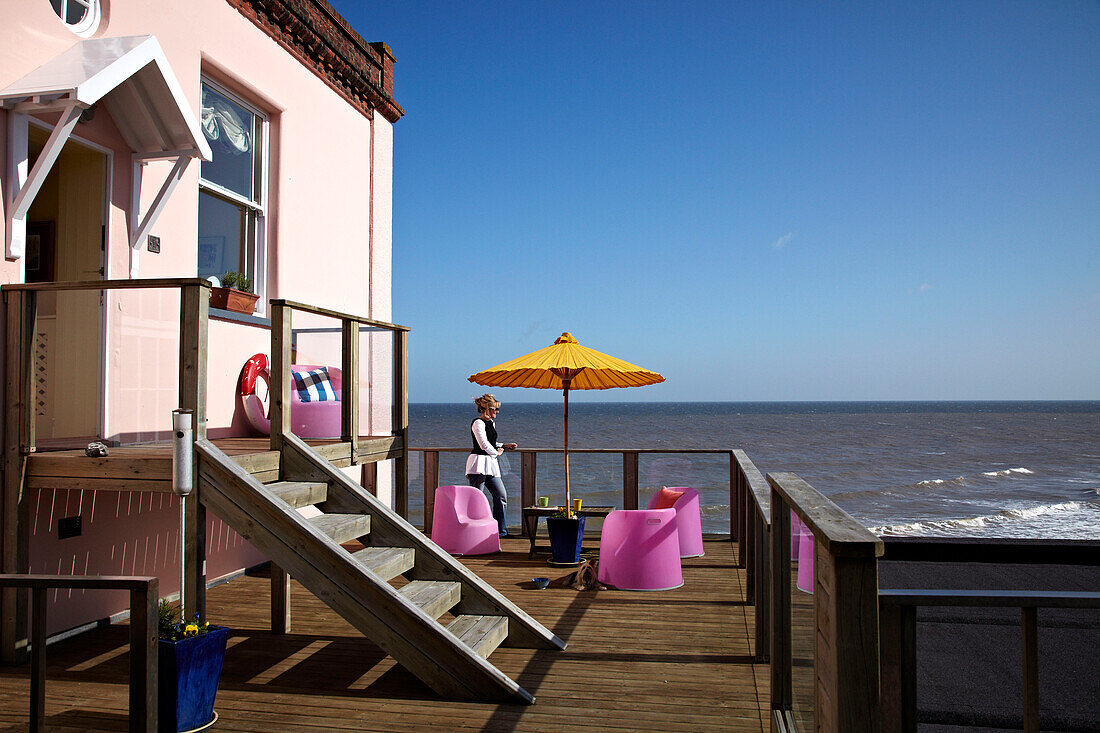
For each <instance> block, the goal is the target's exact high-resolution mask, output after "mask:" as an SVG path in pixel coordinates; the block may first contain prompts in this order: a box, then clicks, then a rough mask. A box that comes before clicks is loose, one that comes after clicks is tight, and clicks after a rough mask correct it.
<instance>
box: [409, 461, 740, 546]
mask: <svg viewBox="0 0 1100 733" xmlns="http://www.w3.org/2000/svg"><path fill="white" fill-rule="evenodd" d="M469 451H470V449H469V448H458V447H454V446H445V447H427V448H421V447H412V448H409V452H410V453H412V452H420V453H423V456H424V457H423V472H422V473H423V491H424V495H423V496H424V524H423V526H424V532H425V533H428V534H430V533H431V531H432V513H433V510H434V507H435V490H436V488H437V487H438V485H439V454H440V453H469ZM515 452H516V453H519V454H520V502H521V505H522V506H531V505H533V504H534V503H535V497H536V496H537V494H538V482H537V466H538V460H537V458H538V454H539V453H552V454H561V453H564V452H565V451H564V449H562V448H520V449H518V450H516V451H515ZM569 452H570V453H585V454H597V455H621V456H622V458H623V493H622V497H623V508H624V509H637V508H638V506H639V503H638V493H639V482H638V455H639V454H642V453H644V454H648V455H655V454H663V453H677V454H685V453H686V454H694V455H716V456H727V457H728V458H729V461H730V480H731V483H730V509H731V511H730V520H731V523H730V538H731V539H732V540H733V541H737V540H738V535H739V532H740V531H741V525H740V524H739V523H737V522H736V521H735V519H734V517H735V512H734V507H737V506H740V505H742V504H743V503H744V499H743V498H742V496H741V493H739V486H738V482H737V481H735V477H736V476H737V475H739V474H740V473H741V472H742V471H743V470H744V469H745V466H744V465H743V464H747V466H748V471H749V473H750V474H752V475H759V472H758V471H757V470H756V467H755V466H753V465H752V462H751V461H749V460H748V456H747V455H745V453H744V451H731V450H722V449H716V448H715V449H708V448H576V449H574V448H570V449H569ZM737 453H740V455H741V459H740V462H739V461H738V458H737V456H736V455H735V454H737ZM400 485H401V484H400V482H399V484H398V488H400ZM523 531H524V532H526V531H527V528H526V527H524V528H523Z"/></svg>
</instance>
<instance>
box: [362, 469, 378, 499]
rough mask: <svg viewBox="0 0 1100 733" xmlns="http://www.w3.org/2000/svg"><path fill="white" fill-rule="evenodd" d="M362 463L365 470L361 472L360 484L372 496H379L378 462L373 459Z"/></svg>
mask: <svg viewBox="0 0 1100 733" xmlns="http://www.w3.org/2000/svg"><path fill="white" fill-rule="evenodd" d="M360 465H361V466H362V467H363V470H362V472H360V474H359V485H360V486H362V487H363V488H364V489H366V490H367V493H369V494H370V495H371V496H378V462H377V461H371V462H370V463H363V464H360Z"/></svg>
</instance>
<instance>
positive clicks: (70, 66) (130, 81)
mask: <svg viewBox="0 0 1100 733" xmlns="http://www.w3.org/2000/svg"><path fill="white" fill-rule="evenodd" d="M100 102H102V103H103V105H104V106H105V107H106V108H107V110H108V111H109V112H110V114H111V117H112V119H113V120H114V122H115V125H116V126H117V127H118V130H119V132H120V133H121V134H122V137H123V138H124V139H125V140H126V143H127V145H129V146H130V148H131V149H132V150H133V152H134V154H135V156H136V157H137V158H144V159H154V158H165V157H168V158H175V159H176V166H175V167H174V168H173V170H172V173H171V174H170V175H169V180H168V181H166V182H165V184H164V185H163V186H162V187H161V189H160V191H159V192H158V193H157V196H156V199H155V200H154V202H153V205H152V206H151V207H150V210H149V212H148V213H147V214H146V216H145V218H144V219H143V220H142V222H141V224H140V225H136V224H134V223H133V222H134V221H136V219H137V215H138V211H137V208H136V207H135V208H134V209H133V210H132V211H133V220H132V223H131V225H132V226H134V229H133V231H132V232H131V236H130V244H131V251H133V246H134V244H135V242H137V241H140V240H141V239H142V238H143V236H144V234H146V233H148V231H149V228H150V227H151V226H152V223H153V222H154V221H156V218H157V215H159V213H160V211H161V209H162V208H163V206H164V203H165V201H166V200H167V198H168V195H169V194H171V192H172V189H173V188H174V187H175V185H176V183H178V182H179V178H180V177H181V176H182V175H183V171H184V170H185V169H186V167H187V165H186V163H181V162H180V160H181V159H187V160H190V159H191V158H201V159H202V160H210V159H211V151H210V145H209V144H208V143H207V142H206V138H205V137H204V136H203V134H202V130H201V128H200V125H199V121H198V118H197V117H196V116H195V114H194V112H193V111H192V110H191V107H190V105H189V104H188V103H187V97H186V95H184V93H183V88H182V87H181V86H180V84H179V82H178V81H177V80H176V77H175V74H173V73H172V69H171V67H170V66H169V65H168V59H167V57H166V56H165V55H164V51H163V50H162V49H161V47H160V44H159V43H158V42H157V39H156V38H155V37H154V36H149V35H144V36H123V37H116V38H95V39H89V40H85V41H80V42H78V43H77V44H76V45H75V46H73V47H72V48H70V49H69V50H67V51H65V52H64V53H62V54H60V55H59V56H56V57H55V58H53V59H51V60H50V61H48V62H46V63H45V64H43V65H42V66H39V67H38V68H37V69H35V70H34V71H32V72H30V73H29V74H27V75H26V76H24V77H23V78H22V79H20V80H18V81H16V82H14V83H12V84H11V85H9V86H8V87H7V88H5V89H3V90H0V108H3V109H7V110H9V111H10V112H11V119H9V124H8V143H9V145H8V151H9V153H8V161H7V169H6V171H5V173H6V178H5V181H4V183H5V185H4V188H5V189H6V190H7V191H8V195H7V196H6V197H5V201H4V204H5V209H6V211H5V217H4V218H5V223H6V224H7V227H6V230H7V232H6V237H5V252H4V253H5V255H6V256H7V257H8V259H19V258H20V257H22V256H23V253H24V251H25V248H26V215H27V212H28V210H29V209H30V205H31V202H32V201H34V197H35V195H36V194H37V193H38V191H39V190H40V189H41V187H42V183H43V181H44V180H45V178H46V176H47V175H48V174H49V172H50V169H51V168H52V166H53V164H54V162H55V161H56V160H57V157H58V155H60V153H61V149H62V148H63V147H64V145H65V142H66V140H68V138H69V136H70V135H71V134H72V132H73V129H74V128H75V126H76V124H77V122H79V120H80V116H81V113H83V112H84V110H86V109H88V108H91V107H93V106H95V105H97V104H98V103H100ZM58 111H60V112H61V119H60V120H59V121H58V122H57V123H56V124H55V125H54V127H53V130H52V132H51V134H50V139H49V141H48V142H47V143H46V147H45V148H44V149H43V151H42V153H41V154H40V155H39V157H38V160H37V161H35V164H34V167H33V169H32V170H31V171H30V173H29V174H28V173H27V168H28V163H29V160H28V157H29V151H28V142H29V140H28V121H29V117H28V116H29V115H42V114H47V113H56V112H58ZM138 193H140V188H139V189H138ZM135 196H137V193H136V194H135ZM131 259H132V260H134V259H135V258H131ZM135 268H136V264H135V263H134V262H132V263H131V270H132V271H133V270H135Z"/></svg>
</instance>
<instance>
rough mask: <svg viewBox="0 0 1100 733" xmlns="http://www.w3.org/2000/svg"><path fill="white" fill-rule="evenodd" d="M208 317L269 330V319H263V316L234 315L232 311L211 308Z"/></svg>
mask: <svg viewBox="0 0 1100 733" xmlns="http://www.w3.org/2000/svg"><path fill="white" fill-rule="evenodd" d="M210 317H211V318H214V319H216V320H219V321H232V322H233V323H243V324H245V325H246V326H260V327H261V328H271V319H270V318H264V317H263V316H250V315H245V314H244V313H236V312H234V311H227V310H222V309H221V308H211V309H210Z"/></svg>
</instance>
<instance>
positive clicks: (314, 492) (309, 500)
mask: <svg viewBox="0 0 1100 733" xmlns="http://www.w3.org/2000/svg"><path fill="white" fill-rule="evenodd" d="M265 486H267V488H268V489H269V490H270V491H271V493H273V494H275V496H277V497H279V498H280V499H282V500H283V501H285V502H286V503H287V504H290V505H291V506H292V507H294V508H295V509H300V508H301V507H304V506H310V505H312V504H320V503H321V502H323V501H324V500H325V499H327V498H328V484H326V483H314V482H310V481H274V482H272V483H270V484H265Z"/></svg>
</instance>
